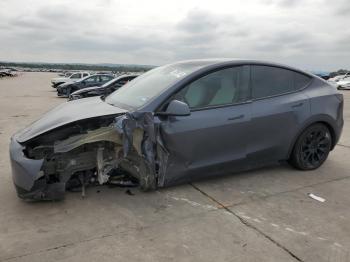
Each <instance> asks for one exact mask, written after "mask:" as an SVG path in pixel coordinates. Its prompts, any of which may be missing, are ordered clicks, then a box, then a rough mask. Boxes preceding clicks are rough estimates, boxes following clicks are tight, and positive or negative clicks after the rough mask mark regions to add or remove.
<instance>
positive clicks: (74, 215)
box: [0, 73, 350, 262]
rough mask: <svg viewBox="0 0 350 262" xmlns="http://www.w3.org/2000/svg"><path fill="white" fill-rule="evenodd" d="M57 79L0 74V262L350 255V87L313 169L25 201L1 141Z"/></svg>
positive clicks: (30, 115)
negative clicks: (336, 131) (338, 131)
mask: <svg viewBox="0 0 350 262" xmlns="http://www.w3.org/2000/svg"><path fill="white" fill-rule="evenodd" d="M55 76H56V75H55V74H51V73H23V74H22V75H20V76H18V77H16V78H6V79H1V80H0V170H1V171H0V172H1V173H0V174H1V176H0V262H1V261H57V260H59V261H78V260H79V261H269V262H271V261H317V262H319V261H337V262H338V261H350V223H349V221H350V208H349V206H350V194H349V191H350V190H349V189H350V106H349V104H350V92H346V91H344V92H343V93H344V98H345V108H344V120H345V126H344V129H343V134H342V137H341V139H340V141H339V144H338V146H336V148H335V150H334V151H332V152H331V154H330V156H329V158H328V160H327V161H326V162H325V164H324V165H323V166H322V167H321V168H319V169H318V170H315V171H309V172H301V171H296V170H295V169H292V168H291V167H289V166H287V165H281V166H274V167H268V168H263V169H259V170H254V171H249V172H244V173H238V174H233V175H230V176H226V177H223V178H219V179H215V180H214V179H209V180H204V181H200V182H195V183H192V184H186V185H182V186H176V187H171V188H165V189H160V190H157V191H155V192H148V193H143V192H140V191H139V190H137V189H135V188H132V189H130V191H131V192H132V194H126V193H125V192H126V189H125V188H119V187H113V188H109V187H107V186H102V187H95V188H88V189H87V196H86V198H84V199H83V198H82V197H81V195H80V194H79V193H67V194H66V200H65V201H61V202H39V203H26V202H24V201H21V200H20V199H18V198H17V196H16V193H15V190H14V187H13V185H12V180H11V170H10V163H9V156H8V144H9V139H10V136H11V135H12V134H13V133H14V132H15V131H17V130H18V129H20V128H23V127H25V126H26V125H28V124H29V123H31V122H32V121H34V120H35V119H37V118H38V117H40V115H42V114H43V113H44V112H46V111H48V110H49V109H51V108H53V107H54V106H55V105H58V104H60V103H64V102H65V99H61V98H57V97H56V93H55V92H54V91H55V90H54V89H53V88H51V86H50V79H51V78H52V77H55ZM308 193H313V194H315V195H317V196H321V197H323V198H325V199H326V201H325V202H324V203H321V202H318V201H316V200H314V199H311V198H309V197H308Z"/></svg>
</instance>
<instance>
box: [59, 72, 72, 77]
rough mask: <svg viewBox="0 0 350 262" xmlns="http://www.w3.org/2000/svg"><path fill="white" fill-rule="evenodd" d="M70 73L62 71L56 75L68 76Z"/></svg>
mask: <svg viewBox="0 0 350 262" xmlns="http://www.w3.org/2000/svg"><path fill="white" fill-rule="evenodd" d="M72 74H73V72H62V73H59V74H58V76H62V77H70V76H71V75H72Z"/></svg>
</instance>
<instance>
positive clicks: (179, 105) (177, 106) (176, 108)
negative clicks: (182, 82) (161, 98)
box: [158, 100, 191, 116]
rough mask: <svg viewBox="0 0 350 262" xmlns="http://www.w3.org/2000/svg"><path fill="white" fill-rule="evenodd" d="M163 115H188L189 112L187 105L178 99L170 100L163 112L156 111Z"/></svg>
mask: <svg viewBox="0 0 350 262" xmlns="http://www.w3.org/2000/svg"><path fill="white" fill-rule="evenodd" d="M158 114H159V115H164V116H189V115H190V114H191V111H190V108H189V106H188V105H187V104H186V103H184V102H181V101H179V100H172V101H171V102H170V103H169V105H168V108H167V109H166V111H165V112H160V113H158Z"/></svg>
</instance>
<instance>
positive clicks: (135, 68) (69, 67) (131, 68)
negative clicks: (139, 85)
mask: <svg viewBox="0 0 350 262" xmlns="http://www.w3.org/2000/svg"><path fill="white" fill-rule="evenodd" d="M0 67H22V68H31V69H47V70H64V71H73V70H86V71H116V72H117V71H119V72H143V71H147V70H149V69H152V68H153V67H154V66H147V65H99V64H96V65H94V64H51V63H15V62H0Z"/></svg>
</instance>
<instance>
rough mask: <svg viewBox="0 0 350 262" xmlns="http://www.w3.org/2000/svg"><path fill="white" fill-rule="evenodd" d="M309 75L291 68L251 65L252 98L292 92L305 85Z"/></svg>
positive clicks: (309, 79)
mask: <svg viewBox="0 0 350 262" xmlns="http://www.w3.org/2000/svg"><path fill="white" fill-rule="evenodd" d="M311 79H312V78H311V77H309V76H307V75H304V74H302V73H298V72H295V71H292V70H288V69H284V68H279V67H273V66H260V65H253V66H252V67H251V87H252V96H253V98H255V99H257V98H264V97H269V96H275V95H281V94H285V93H289V92H294V91H297V90H300V89H303V88H304V87H306V86H307V85H308V84H309V83H310V81H311Z"/></svg>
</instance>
